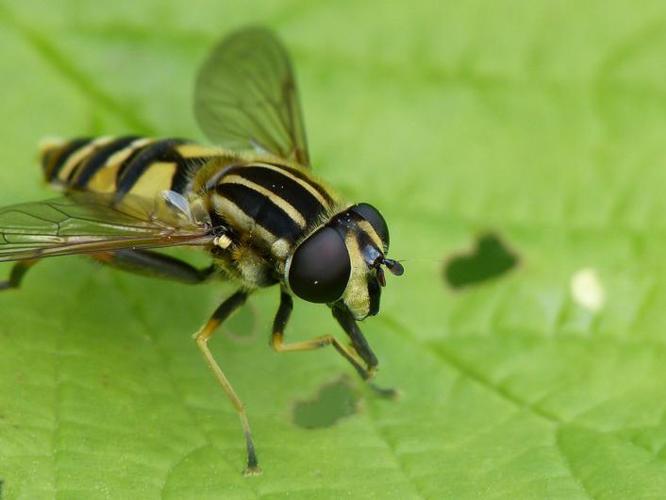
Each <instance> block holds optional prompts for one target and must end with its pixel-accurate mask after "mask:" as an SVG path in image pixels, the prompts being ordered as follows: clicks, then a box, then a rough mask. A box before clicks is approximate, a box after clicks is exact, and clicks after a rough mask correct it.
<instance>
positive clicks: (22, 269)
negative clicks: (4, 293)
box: [0, 259, 39, 290]
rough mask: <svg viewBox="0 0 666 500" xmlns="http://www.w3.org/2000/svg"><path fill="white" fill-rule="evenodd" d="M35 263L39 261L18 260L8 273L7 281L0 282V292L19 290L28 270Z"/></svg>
mask: <svg viewBox="0 0 666 500" xmlns="http://www.w3.org/2000/svg"><path fill="white" fill-rule="evenodd" d="M37 262H39V259H33V260H20V261H18V262H17V263H16V264H14V267H12V270H11V271H10V272H9V279H7V280H5V281H0V290H10V289H12V288H19V287H20V286H21V282H22V281H23V277H24V276H25V274H26V273H27V272H28V269H30V268H31V267H32V266H34V265H35V264H37Z"/></svg>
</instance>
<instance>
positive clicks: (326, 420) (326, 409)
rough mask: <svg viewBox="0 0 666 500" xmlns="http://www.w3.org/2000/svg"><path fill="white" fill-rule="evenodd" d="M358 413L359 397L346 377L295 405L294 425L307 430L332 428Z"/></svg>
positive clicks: (326, 385) (323, 387)
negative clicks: (345, 418) (343, 419)
mask: <svg viewBox="0 0 666 500" xmlns="http://www.w3.org/2000/svg"><path fill="white" fill-rule="evenodd" d="M357 411H358V396H357V395H356V393H355V392H354V390H353V389H352V387H351V385H350V384H349V381H348V380H347V378H346V377H343V378H341V379H340V380H338V381H336V382H333V383H329V384H325V385H323V386H322V387H321V388H320V389H319V392H318V393H317V395H316V396H315V397H314V398H312V399H310V400H307V401H297V402H296V404H295V405H294V417H293V418H294V423H295V424H296V425H298V426H299V427H304V428H306V429H320V428H322V427H330V426H332V425H333V424H335V423H336V422H337V421H338V420H340V419H341V418H344V417H348V416H350V415H353V414H354V413H356V412H357Z"/></svg>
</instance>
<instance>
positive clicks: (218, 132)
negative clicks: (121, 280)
mask: <svg viewBox="0 0 666 500" xmlns="http://www.w3.org/2000/svg"><path fill="white" fill-rule="evenodd" d="M194 97H195V99H194V100H195V102H194V111H195V116H196V119H197V121H198V123H199V126H200V127H201V129H202V130H203V131H204V133H205V135H206V136H207V137H208V138H209V139H210V140H211V141H212V142H213V143H215V144H217V145H218V146H217V147H207V146H202V145H199V144H196V143H194V142H192V141H188V140H183V139H173V138H172V139H153V138H148V137H138V136H133V135H128V136H125V137H101V138H78V139H73V140H68V141H62V142H51V143H48V144H45V145H44V146H43V147H42V150H41V163H42V167H43V170H44V176H45V178H46V180H47V181H48V182H49V183H50V184H51V185H52V186H54V187H57V188H60V189H61V190H62V191H64V196H63V197H62V198H59V199H55V200H49V201H42V202H37V203H24V204H18V205H13V206H9V207H6V208H3V209H0V261H18V262H17V263H16V264H15V265H14V267H13V268H12V270H11V274H10V277H9V279H8V280H7V281H5V282H0V289H2V288H17V287H19V285H20V283H21V280H22V278H23V277H24V275H25V273H26V271H27V270H28V269H29V268H30V267H32V266H33V265H34V264H35V263H36V262H38V261H39V260H40V259H43V258H46V257H51V256H56V255H73V254H85V255H88V256H90V257H92V258H93V259H95V260H97V261H99V262H102V263H104V264H107V265H110V266H114V267H117V268H120V269H123V270H126V271H131V272H134V273H140V274H146V275H149V276H153V277H160V278H167V279H171V280H177V281H181V282H185V283H202V282H205V281H208V280H211V279H215V278H223V279H229V280H233V281H235V282H237V283H238V284H239V290H238V291H237V292H235V293H234V294H233V295H231V296H230V297H229V298H228V299H226V300H225V301H224V302H223V303H222V304H221V305H220V306H219V307H218V308H217V310H215V312H213V314H212V316H211V317H210V319H209V320H208V322H207V323H206V324H205V325H204V326H203V327H202V328H201V329H200V330H199V331H198V332H197V333H196V334H195V335H194V338H195V340H196V344H197V346H198V348H199V349H200V350H201V353H202V354H203V356H204V358H205V360H206V362H207V363H208V365H209V367H210V369H211V370H212V371H213V374H214V375H215V377H216V379H217V381H218V382H219V384H220V385H221V386H222V388H223V389H224V391H225V392H226V394H227V396H228V397H229V400H230V401H231V403H232V404H233V406H234V407H235V409H236V411H237V412H238V415H239V417H240V420H241V424H242V428H243V432H244V435H245V441H246V446H247V468H246V471H245V472H246V474H256V473H259V472H260V469H259V465H258V462H257V455H256V452H255V447H254V443H253V441H252V434H251V431H250V425H249V422H248V419H247V416H246V413H245V408H244V405H243V403H242V402H241V400H240V399H239V397H238V396H237V395H236V393H235V391H234V389H233V387H232V386H231V384H230V383H229V381H228V380H227V378H226V376H225V375H224V373H223V372H222V369H221V368H220V366H219V365H218V364H217V362H216V361H215V359H214V358H213V355H212V354H211V352H210V350H209V348H208V341H209V340H210V338H211V337H212V336H213V333H214V332H215V330H216V329H217V327H218V326H220V324H221V323H222V322H223V321H224V320H225V319H226V318H227V317H228V316H229V315H230V314H231V313H232V312H233V311H234V310H235V309H237V308H239V307H240V306H241V305H243V303H244V302H245V301H246V299H247V297H248V296H249V295H250V294H251V293H252V292H253V291H255V290H257V289H259V288H263V287H268V286H271V285H277V284H279V285H280V290H281V294H280V305H279V308H278V311H277V314H276V316H275V320H274V324H273V332H272V337H271V345H272V347H273V348H274V349H275V350H276V351H278V352H292V351H307V350H311V349H316V348H319V347H324V346H327V345H331V346H333V347H334V348H335V349H336V351H338V352H339V353H340V354H341V355H342V356H343V357H344V358H345V359H347V361H349V362H350V363H351V364H352V365H353V366H354V368H355V369H356V371H357V372H358V373H359V374H360V375H361V376H362V377H363V378H364V379H366V380H367V379H370V378H371V377H372V375H373V374H374V372H375V370H376V367H377V358H376V357H375V355H374V354H373V352H372V350H371V349H370V346H369V345H368V343H367V342H366V340H365V338H364V336H363V334H362V333H361V331H360V329H359V328H358V326H357V323H356V322H357V320H362V319H364V318H366V317H367V316H372V315H375V314H377V312H378V310H379V298H380V292H381V287H383V286H384V285H385V284H386V281H385V275H384V268H386V269H388V270H389V271H390V272H392V273H393V274H395V275H400V274H402V272H403V268H402V266H401V265H400V263H399V262H397V261H395V260H392V259H389V258H387V257H386V254H387V252H388V248H389V231H388V227H387V224H386V221H385V220H384V218H383V217H382V215H381V214H380V213H379V212H378V211H377V209H375V208H374V207H372V206H371V205H369V204H367V203H359V204H354V205H350V204H348V203H344V202H343V201H341V200H340V199H339V198H338V197H337V196H336V195H335V194H334V193H333V192H332V191H331V190H330V189H328V188H326V187H324V185H323V184H322V183H321V182H319V181H317V180H316V179H315V178H314V177H313V176H312V174H311V172H310V159H309V154H308V148H307V143H306V137H305V130H304V126H303V119H302V114H301V107H300V103H299V98H298V93H297V88H296V82H295V79H294V75H293V71H292V66H291V62H290V60H289V57H288V55H287V52H286V51H285V49H284V47H283V46H282V44H281V43H280V42H279V40H278V39H277V38H276V37H275V36H274V35H273V34H272V32H270V31H268V30H266V29H263V28H245V29H242V30H239V31H237V32H234V33H232V34H231V35H229V36H227V37H226V38H224V39H222V41H221V42H220V43H219V44H217V45H216V46H215V47H214V49H213V50H212V52H211V54H210V55H209V57H208V58H207V60H206V61H205V62H204V64H203V65H202V67H201V69H200V70H199V74H198V78H197V80H196V84H195V96H194ZM173 246H188V247H198V248H200V249H203V250H205V251H207V252H208V253H209V255H210V257H211V258H212V264H211V265H210V266H209V267H206V268H204V269H197V268H195V267H193V266H192V265H190V264H188V263H186V262H183V261H181V260H178V259H176V258H174V257H171V256H168V255H166V254H163V253H160V252H159V251H158V249H160V248H165V247H173ZM293 295H296V296H297V297H299V298H301V299H304V300H306V301H309V302H315V303H323V304H326V305H328V307H330V309H331V311H332V314H333V316H334V318H335V319H336V320H337V321H338V323H339V324H340V325H341V327H342V328H343V329H344V331H345V332H346V333H347V335H348V336H349V339H350V341H351V344H350V345H349V346H348V345H345V344H343V343H341V342H340V341H339V340H337V339H336V338H335V337H333V336H330V335H326V336H322V337H317V338H314V339H312V340H308V341H303V342H296V343H285V341H284V332H285V327H286V326H287V322H288V320H289V316H290V314H291V311H292V307H293V300H292V296H293Z"/></svg>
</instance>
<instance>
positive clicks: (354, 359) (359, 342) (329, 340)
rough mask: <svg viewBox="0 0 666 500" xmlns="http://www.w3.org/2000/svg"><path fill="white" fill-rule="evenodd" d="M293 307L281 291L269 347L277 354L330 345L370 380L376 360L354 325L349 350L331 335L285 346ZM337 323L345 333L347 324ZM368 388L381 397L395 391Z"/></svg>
mask: <svg viewBox="0 0 666 500" xmlns="http://www.w3.org/2000/svg"><path fill="white" fill-rule="evenodd" d="M293 307H294V302H293V299H292V298H291V295H289V294H288V293H287V292H285V291H282V293H281V295H280V306H279V308H278V312H277V314H276V315H275V321H274V322H273V335H272V337H271V346H272V347H273V349H275V350H276V351H277V352H296V351H311V350H313V349H319V348H321V347H325V346H327V345H332V346H333V347H334V348H335V350H336V351H338V353H339V354H340V355H342V356H343V357H344V358H345V359H346V360H347V361H349V363H351V365H352V366H353V367H354V368H355V369H356V371H357V372H358V374H359V375H360V376H361V378H362V379H363V380H368V379H370V378H372V376H373V375H374V372H375V367H376V366H377V358H375V357H374V354H372V351H371V350H370V347H369V346H368V345H367V342H366V341H365V338H363V334H362V333H361V331H360V330H359V329H358V327H357V326H356V324H355V323H354V326H355V327H356V331H355V332H354V336H353V337H352V335H351V334H350V337H352V345H353V347H351V348H350V347H347V346H345V345H344V344H342V343H341V342H340V341H339V340H338V339H336V338H335V337H333V336H332V335H324V336H321V337H316V338H314V339H310V340H305V341H302V342H293V343H290V344H285V343H284V331H285V328H286V327H287V322H288V321H289V316H291V311H292V309H293ZM334 315H335V310H334ZM335 317H336V319H338V316H335ZM352 321H353V319H352ZM338 322H339V323H340V324H341V325H342V327H343V328H345V331H347V328H346V327H347V326H348V324H347V323H345V324H343V323H342V322H341V320H340V319H338ZM347 333H349V332H347ZM357 346H358V347H357ZM363 346H365V347H363ZM359 347H360V348H361V349H363V350H362V351H361V352H362V353H360V352H358V349H359ZM368 353H370V354H371V355H372V356H368ZM359 354H361V357H359ZM364 355H365V356H368V359H370V360H371V361H372V360H374V361H373V363H370V362H368V361H367V360H366V359H365V358H363V356H364ZM361 358H363V359H361ZM364 361H365V366H364ZM370 386H371V387H372V388H373V389H374V390H375V391H377V392H378V393H379V394H380V395H382V396H389V397H392V396H394V395H395V391H394V390H392V389H381V388H378V387H376V386H375V385H373V384H370Z"/></svg>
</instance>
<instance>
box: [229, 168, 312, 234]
mask: <svg viewBox="0 0 666 500" xmlns="http://www.w3.org/2000/svg"><path fill="white" fill-rule="evenodd" d="M234 174H235V175H239V176H240V177H243V178H244V179H247V180H249V181H252V182H254V183H255V184H258V185H259V186H261V187H263V188H265V189H268V190H269V191H271V192H273V193H275V194H276V195H277V196H279V197H280V198H282V199H283V200H284V201H286V202H287V203H289V204H290V205H291V206H293V207H294V208H295V209H296V210H298V211H299V212H300V214H301V215H302V216H303V218H304V219H305V221H306V225H307V226H310V225H311V224H313V223H315V222H316V221H317V219H318V218H319V216H320V215H321V213H322V212H323V211H324V206H323V205H322V204H321V203H320V202H319V200H317V198H315V196H314V195H313V194H312V193H310V192H309V191H308V190H307V189H305V188H304V187H303V186H302V185H301V184H299V183H298V182H296V181H295V180H293V179H291V178H290V177H288V176H286V175H285V174H282V173H280V172H278V171H276V170H273V169H270V168H266V167H262V166H247V167H235V168H232V169H230V170H229V171H228V173H227V174H225V175H234ZM223 182H224V181H223Z"/></svg>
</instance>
